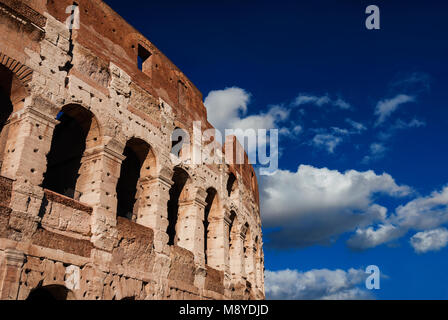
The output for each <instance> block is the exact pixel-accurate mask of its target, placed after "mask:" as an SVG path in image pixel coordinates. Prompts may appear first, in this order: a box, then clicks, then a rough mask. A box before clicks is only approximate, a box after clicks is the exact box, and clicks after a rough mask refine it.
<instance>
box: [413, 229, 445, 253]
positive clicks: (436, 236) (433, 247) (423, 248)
mask: <svg viewBox="0 0 448 320" xmlns="http://www.w3.org/2000/svg"><path fill="white" fill-rule="evenodd" d="M447 244H448V230H447V229H446V228H439V229H434V230H429V231H424V232H419V233H417V234H415V235H414V236H413V237H412V238H411V245H412V247H413V248H414V250H415V252H417V253H427V252H429V251H439V250H440V249H442V248H444V247H446V246H447Z"/></svg>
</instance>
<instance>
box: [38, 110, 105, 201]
mask: <svg viewBox="0 0 448 320" xmlns="http://www.w3.org/2000/svg"><path fill="white" fill-rule="evenodd" d="M57 120H58V121H59V123H58V125H56V127H55V130H54V133H53V139H52V142H51V149H50V152H49V153H48V154H47V171H46V173H45V174H44V181H43V183H42V187H43V188H46V189H49V190H52V191H54V192H57V193H60V194H63V195H65V196H67V197H71V198H74V199H79V198H80V196H81V194H80V192H79V191H77V190H78V188H77V181H78V177H79V170H80V167H81V159H82V158H83V155H84V152H85V151H86V150H89V149H92V148H95V147H97V146H99V145H101V137H102V136H101V129H100V126H99V122H98V120H97V118H96V117H95V115H94V114H93V113H92V112H91V111H89V110H88V109H87V108H85V107H83V106H81V105H79V104H68V105H65V106H64V107H63V108H62V109H61V111H60V112H59V114H58V115H57Z"/></svg>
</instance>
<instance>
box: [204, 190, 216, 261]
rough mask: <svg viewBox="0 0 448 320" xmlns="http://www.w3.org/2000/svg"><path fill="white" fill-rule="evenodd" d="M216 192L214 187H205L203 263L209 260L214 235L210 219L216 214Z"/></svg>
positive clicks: (214, 231)
mask: <svg viewBox="0 0 448 320" xmlns="http://www.w3.org/2000/svg"><path fill="white" fill-rule="evenodd" d="M217 194H218V192H217V191H216V189H214V188H208V189H207V197H206V199H205V202H206V206H205V211H204V256H205V264H208V263H209V262H210V256H211V255H212V250H214V249H215V248H213V247H212V244H213V239H214V238H215V237H216V235H215V233H216V230H215V226H213V225H212V223H211V222H212V221H211V220H212V219H213V218H214V217H216V216H217V213H218V212H217V211H218V199H217Z"/></svg>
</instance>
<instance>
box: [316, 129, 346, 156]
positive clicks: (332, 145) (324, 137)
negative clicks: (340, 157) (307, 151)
mask: <svg viewBox="0 0 448 320" xmlns="http://www.w3.org/2000/svg"><path fill="white" fill-rule="evenodd" d="M342 141H343V139H342V138H341V137H338V136H335V135H332V134H317V135H315V136H314V138H313V139H312V140H311V142H310V144H311V145H313V146H315V147H318V148H322V149H325V150H326V151H327V152H328V153H334V150H335V149H336V147H337V146H338V145H339V144H341V143H342Z"/></svg>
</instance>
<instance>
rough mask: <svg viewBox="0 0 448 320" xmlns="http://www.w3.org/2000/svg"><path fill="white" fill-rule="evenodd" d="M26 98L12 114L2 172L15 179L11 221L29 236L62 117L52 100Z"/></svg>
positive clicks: (36, 216)
mask: <svg viewBox="0 0 448 320" xmlns="http://www.w3.org/2000/svg"><path fill="white" fill-rule="evenodd" d="M26 102H27V104H28V105H29V106H27V107H26V108H24V109H21V110H20V111H17V112H16V113H15V114H13V115H12V116H11V118H10V121H9V123H8V128H7V129H8V131H7V137H6V138H5V139H6V141H5V145H4V154H3V164H2V167H1V175H2V176H5V177H7V178H10V179H13V180H14V183H13V186H12V193H11V203H10V207H11V209H12V213H11V215H12V218H11V220H10V224H11V226H12V227H13V228H15V229H16V230H18V231H20V232H22V234H23V235H26V236H30V235H31V234H32V233H33V232H34V230H35V229H36V228H37V222H38V214H39V210H40V207H41V203H42V198H43V190H42V188H41V187H40V185H41V184H42V181H43V177H44V173H45V172H46V169H47V157H46V155H47V153H48V152H49V151H50V147H51V142H52V139H53V131H54V128H55V127H56V125H57V124H58V123H59V121H57V120H56V119H55V117H56V113H57V109H56V107H55V106H53V105H52V104H50V103H48V102H46V101H43V100H41V99H34V100H32V99H31V98H28V99H27V100H26ZM42 110H44V111H45V113H43V111H42ZM48 114H49V115H48ZM53 116H54V117H53Z"/></svg>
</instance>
